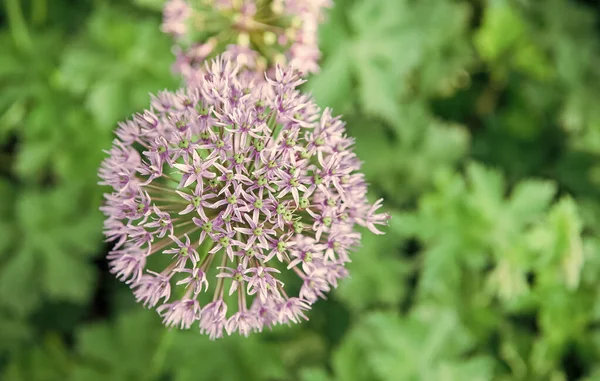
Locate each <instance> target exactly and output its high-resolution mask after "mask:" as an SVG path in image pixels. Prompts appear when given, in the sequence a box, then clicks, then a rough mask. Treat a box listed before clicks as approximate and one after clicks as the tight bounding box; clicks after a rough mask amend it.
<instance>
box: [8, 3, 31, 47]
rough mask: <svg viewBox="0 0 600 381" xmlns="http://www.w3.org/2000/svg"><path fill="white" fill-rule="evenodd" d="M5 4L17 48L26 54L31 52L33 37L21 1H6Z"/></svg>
mask: <svg viewBox="0 0 600 381" xmlns="http://www.w3.org/2000/svg"><path fill="white" fill-rule="evenodd" d="M4 4H5V6H6V13H7V15H8V25H9V27H10V33H11V35H12V37H13V39H14V41H15V44H16V45H17V48H18V49H20V50H23V51H26V52H29V51H31V48H32V43H31V37H30V36H29V31H28V30H27V25H26V24H25V19H24V18H23V11H22V9H21V2H20V0H6V1H5V2H4Z"/></svg>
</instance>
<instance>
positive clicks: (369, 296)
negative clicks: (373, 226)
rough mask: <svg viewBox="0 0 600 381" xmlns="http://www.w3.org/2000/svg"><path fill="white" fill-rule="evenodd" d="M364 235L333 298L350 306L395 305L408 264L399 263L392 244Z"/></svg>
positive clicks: (403, 289) (399, 298) (400, 294)
mask: <svg viewBox="0 0 600 381" xmlns="http://www.w3.org/2000/svg"><path fill="white" fill-rule="evenodd" d="M380 238H381V237H380V236H374V235H372V234H364V236H363V240H362V247H361V248H360V249H359V250H358V251H357V252H356V253H353V254H352V262H351V263H349V264H348V266H347V268H348V271H350V279H347V280H344V281H343V282H341V284H340V286H339V288H338V290H337V291H336V296H337V297H338V298H339V299H341V300H342V301H343V302H344V303H345V304H346V305H348V306H349V307H351V308H353V309H356V310H360V309H365V308H367V307H369V306H373V305H377V306H381V305H389V306H394V305H396V304H398V303H399V302H400V300H401V298H402V297H403V296H404V293H405V282H406V279H405V277H406V275H407V274H408V273H409V269H410V268H409V266H408V265H407V263H404V262H403V261H401V260H399V259H398V258H397V254H396V252H395V249H396V248H395V247H394V241H392V240H382V239H380Z"/></svg>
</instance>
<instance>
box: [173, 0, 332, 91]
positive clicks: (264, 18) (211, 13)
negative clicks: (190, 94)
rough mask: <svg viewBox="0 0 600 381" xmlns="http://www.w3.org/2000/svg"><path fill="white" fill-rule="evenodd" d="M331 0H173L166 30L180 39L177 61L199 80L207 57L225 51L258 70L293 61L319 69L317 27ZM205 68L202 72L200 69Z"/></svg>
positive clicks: (300, 66) (301, 67)
mask: <svg viewBox="0 0 600 381" xmlns="http://www.w3.org/2000/svg"><path fill="white" fill-rule="evenodd" d="M331 4H332V3H331V1H330V0H301V1H299V0H191V1H185V0H170V1H168V2H167V4H166V5H165V8H164V12H163V26H162V29H163V31H164V32H165V33H169V34H171V35H172V36H173V38H174V39H175V41H176V46H175V54H176V56H177V61H176V63H175V65H174V69H175V71H176V72H179V73H181V74H182V75H183V76H184V78H186V80H188V81H191V80H198V79H199V78H200V77H199V75H201V74H200V73H201V69H202V64H203V62H204V61H205V60H207V59H210V58H214V57H215V56H217V55H219V54H222V53H223V54H224V56H225V57H227V58H230V59H236V60H237V62H238V63H239V64H240V65H243V66H246V67H248V68H249V69H250V70H251V71H250V73H252V72H256V73H262V72H263V71H265V70H267V69H274V68H275V65H276V64H281V65H291V66H292V67H293V68H294V69H296V70H298V71H299V72H301V73H316V72H317V71H318V70H319V65H318V60H319V58H320V55H321V53H320V51H319V46H318V43H317V35H318V31H317V26H318V24H319V22H320V21H321V20H322V19H323V18H324V17H323V13H322V12H323V8H325V7H329V6H331ZM199 70H200V72H199Z"/></svg>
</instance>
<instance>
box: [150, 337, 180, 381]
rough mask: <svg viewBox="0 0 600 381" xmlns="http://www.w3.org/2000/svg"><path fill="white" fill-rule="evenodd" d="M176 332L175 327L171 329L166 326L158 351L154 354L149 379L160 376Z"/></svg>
mask: <svg viewBox="0 0 600 381" xmlns="http://www.w3.org/2000/svg"><path fill="white" fill-rule="evenodd" d="M175 332H176V330H175V329H169V328H166V327H165V328H164V331H163V334H162V336H161V337H160V341H159V343H158V346H157V347H156V351H155V352H154V355H153V356H152V365H151V368H150V377H148V380H154V379H156V377H158V376H160V374H161V371H162V370H163V367H164V364H165V360H166V358H167V353H168V352H169V349H170V348H171V345H172V344H173V337H174V336H175Z"/></svg>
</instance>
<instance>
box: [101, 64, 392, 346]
mask: <svg viewBox="0 0 600 381" xmlns="http://www.w3.org/2000/svg"><path fill="white" fill-rule="evenodd" d="M204 71H205V73H206V74H205V76H204V79H203V81H202V82H201V83H200V86H199V87H190V88H186V89H182V90H179V91H177V92H176V93H171V92H167V91H165V92H161V93H159V94H158V95H157V96H154V97H152V102H151V107H150V109H149V110H146V111H144V112H143V113H139V114H136V115H135V116H134V117H133V120H132V121H128V122H125V123H121V124H120V127H119V129H118V131H117V135H118V139H115V141H114V145H113V147H112V148H111V150H110V151H109V152H108V153H109V157H108V158H107V159H106V160H105V161H104V163H103V164H102V167H101V169H100V177H101V178H102V180H103V181H102V184H105V185H109V186H111V187H112V188H113V192H112V193H110V194H107V195H106V204H105V206H103V207H102V211H103V212H104V213H105V214H106V217H107V218H106V221H105V234H106V237H107V238H108V240H109V241H111V242H114V248H113V250H112V251H111V252H110V254H109V256H108V259H109V261H110V269H111V271H112V272H113V273H114V274H115V275H116V276H117V277H118V278H119V279H120V280H122V281H124V282H126V283H127V284H128V285H130V286H131V288H132V289H133V292H134V294H135V297H136V299H137V300H138V301H139V302H140V303H143V304H144V305H145V306H148V307H156V309H157V311H158V312H159V313H160V314H161V316H162V317H163V319H164V323H165V324H166V325H168V326H178V327H181V328H189V327H191V325H192V324H193V323H195V322H198V323H199V326H200V330H201V332H203V333H207V334H208V335H210V337H211V338H217V337H220V336H222V334H223V332H224V331H225V332H227V333H228V334H231V333H233V332H235V331H237V332H239V333H241V334H243V335H248V334H249V333H250V332H252V331H261V330H262V329H263V327H265V326H267V327H271V326H273V325H275V324H280V323H292V322H293V323H297V322H299V321H301V320H302V319H307V316H306V311H307V310H309V309H310V306H311V304H312V303H314V302H315V301H316V300H317V299H318V298H323V297H325V294H326V293H327V292H328V291H329V290H330V288H331V287H332V286H333V287H336V286H337V282H338V280H339V279H340V278H344V277H345V276H346V275H347V271H346V270H345V267H344V266H345V264H346V263H347V262H349V261H350V258H349V252H350V251H351V250H352V249H353V248H354V247H356V246H357V245H358V244H359V242H360V234H359V233H358V232H356V231H355V227H356V225H357V224H358V225H362V226H365V227H367V228H368V229H369V230H371V231H372V232H373V233H375V234H381V232H380V231H379V230H377V228H376V227H375V224H385V223H386V222H387V219H388V216H387V215H386V214H376V209H378V208H379V207H380V206H381V203H380V201H378V202H377V203H375V204H374V205H372V204H369V203H368V201H367V199H366V193H367V184H366V183H365V181H364V177H363V175H362V174H361V173H359V172H357V171H358V170H359V168H360V162H359V160H358V158H357V157H356V155H355V154H354V153H353V152H352V145H353V140H352V139H351V138H349V137H347V136H346V135H345V131H344V123H343V122H342V121H341V120H340V118H339V117H334V116H332V115H331V111H330V110H329V109H325V110H324V111H322V112H321V111H320V110H319V108H318V107H317V106H316V105H315V103H314V102H313V100H312V99H311V98H310V97H309V96H306V95H304V94H302V93H301V92H299V91H298V90H297V89H296V87H297V86H298V85H300V84H301V83H302V80H299V79H298V78H297V77H296V76H295V75H294V74H292V73H291V72H288V71H285V70H282V69H280V68H278V69H277V71H276V75H275V77H274V78H267V80H266V81H261V82H260V83H259V84H255V83H252V82H249V81H248V80H247V77H245V76H240V75H239V74H238V68H237V66H236V65H234V64H232V63H231V61H228V60H226V59H223V58H220V59H218V60H216V61H213V62H212V64H211V65H206V67H205V69H204Z"/></svg>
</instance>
